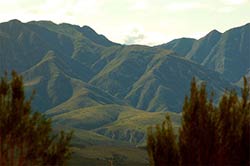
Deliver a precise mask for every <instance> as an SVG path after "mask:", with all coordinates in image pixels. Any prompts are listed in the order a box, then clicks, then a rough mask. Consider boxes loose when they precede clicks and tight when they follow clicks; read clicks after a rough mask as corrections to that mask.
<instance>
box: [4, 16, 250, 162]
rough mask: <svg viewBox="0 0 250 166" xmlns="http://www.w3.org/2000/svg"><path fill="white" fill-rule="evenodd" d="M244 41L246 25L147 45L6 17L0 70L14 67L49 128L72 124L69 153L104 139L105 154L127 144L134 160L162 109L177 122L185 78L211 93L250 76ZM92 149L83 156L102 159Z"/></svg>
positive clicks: (249, 28)
mask: <svg viewBox="0 0 250 166" xmlns="http://www.w3.org/2000/svg"><path fill="white" fill-rule="evenodd" d="M249 44H250V24H246V25H244V26H241V27H237V28H233V29H230V30H228V31H226V32H224V33H220V32H218V31H216V30H213V31H211V32H210V33H208V34H207V35H206V36H204V37H203V38H201V39H199V40H195V39H191V38H180V39H175V40H173V41H171V42H169V43H166V44H162V45H159V46H155V47H149V46H143V45H121V44H118V43H115V42H112V41H110V40H109V39H108V38H106V37H105V36H104V35H101V34H98V33H97V32H95V31H94V30H93V29H92V28H91V27H88V26H82V27H80V26H78V25H71V24H66V23H63V24H55V23H53V22H50V21H32V22H28V23H22V22H20V21H18V20H11V21H9V22H5V23H1V24H0V74H1V75H3V73H4V71H8V72H10V71H11V70H16V71H17V72H19V73H21V74H22V75H23V78H24V83H25V91H26V94H27V95H28V96H29V95H30V94H31V93H32V91H33V90H34V89H35V91H36V95H35V99H34V101H33V103H32V104H33V108H34V110H35V111H40V112H43V113H45V115H46V116H48V117H51V118H52V120H53V125H54V128H55V130H57V129H61V128H63V129H67V130H71V129H73V130H75V137H74V139H73V140H74V141H73V142H74V143H73V145H74V147H75V150H76V151H77V152H78V153H77V154H75V157H76V158H79V155H80V156H81V155H82V154H84V155H86V154H88V152H90V151H91V150H93V149H95V150H97V151H98V149H99V148H98V147H102V146H103V145H104V144H107V145H108V146H109V147H107V151H109V150H110V151H109V152H107V153H108V154H109V155H108V156H106V157H107V158H108V157H110V156H112V155H113V153H111V152H112V150H114V148H115V151H118V149H120V147H119V146H126V147H129V148H131V149H129V148H128V149H126V152H124V153H126V155H125V158H126V157H127V158H129V161H130V162H132V163H133V162H134V161H135V160H134V159H133V158H131V156H130V155H129V154H128V152H129V151H130V150H131V151H132V152H135V151H136V153H138V154H144V153H145V151H144V150H142V149H137V148H136V147H135V146H141V145H144V144H145V138H146V129H147V127H148V126H150V125H154V124H156V123H160V122H161V121H162V120H163V119H164V117H165V114H166V113H169V114H170V116H171V118H172V120H173V121H174V127H175V129H177V128H178V126H179V124H180V119H181V113H180V112H181V109H182V103H183V100H184V97H185V95H188V94H189V85H190V80H191V79H192V77H195V78H196V79H197V80H198V82H199V83H201V82H205V83H206V84H207V86H208V90H209V91H210V92H211V91H214V92H215V99H216V100H217V99H218V98H219V97H220V94H221V93H222V92H223V91H224V90H225V89H233V88H234V89H237V90H239V87H238V86H240V85H241V84H242V77H243V76H244V75H246V76H249V71H250V47H249ZM92 146H93V149H91V147H92ZM96 146H97V147H96ZM114 146H115V147H114ZM88 148H89V149H88ZM86 149H88V150H86ZM95 152H96V151H95ZM95 152H93V153H92V154H93V155H92V154H91V153H89V158H85V160H86V161H87V160H91V161H93V162H103V161H99V160H96V158H95V157H94V158H93V156H95V155H96V156H98V155H99V156H100V154H97V153H96V154H95ZM124 153H123V152H122V154H120V155H122V156H123V157H124ZM137 157H138V158H140V156H137ZM97 158H98V157H97ZM138 158H137V159H138ZM79 160H80V159H79ZM140 160H141V161H142V160H143V162H142V164H143V163H144V164H145V161H146V159H145V158H144V159H141V158H140ZM105 162H106V159H105Z"/></svg>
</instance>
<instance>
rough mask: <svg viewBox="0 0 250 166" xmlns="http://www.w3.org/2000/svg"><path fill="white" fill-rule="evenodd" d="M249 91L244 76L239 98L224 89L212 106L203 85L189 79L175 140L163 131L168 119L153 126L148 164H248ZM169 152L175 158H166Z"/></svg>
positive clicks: (167, 126)
mask: <svg viewBox="0 0 250 166" xmlns="http://www.w3.org/2000/svg"><path fill="white" fill-rule="evenodd" d="M249 93H250V91H249V85H248V84H247V80H246V78H244V88H243V89H242V93H241V94H242V95H241V98H239V97H238V95H237V93H236V91H235V90H232V91H226V92H225V93H224V94H223V96H222V98H221V100H220V102H219V104H218V106H214V105H213V99H212V97H211V98H208V97H207V92H206V85H205V84H202V85H201V86H200V87H198V86H197V84H196V81H195V79H193V80H192V82H191V88H190V96H189V97H186V98H185V101H184V104H183V110H182V111H183V112H182V124H181V127H180V130H179V138H178V141H177V139H176V138H175V136H174V135H173V132H172V134H170V135H169V131H167V130H165V128H167V129H168V128H172V125H171V121H170V120H168V121H169V122H168V123H165V122H164V124H166V126H163V125H162V126H161V127H160V126H159V125H158V126H156V128H155V132H152V130H153V129H152V128H150V129H149V131H148V154H149V159H150V164H151V165H157V166H158V165H218V166H219V165H250V147H249V144H250V100H249V95H250V94H249ZM211 96H213V95H212V94H211ZM166 135H167V136H166ZM170 147H175V150H173V149H172V148H170ZM157 149H161V150H160V151H159V150H157ZM169 154H178V155H177V156H178V157H176V158H175V157H174V158H170V157H169ZM173 159H174V161H173Z"/></svg>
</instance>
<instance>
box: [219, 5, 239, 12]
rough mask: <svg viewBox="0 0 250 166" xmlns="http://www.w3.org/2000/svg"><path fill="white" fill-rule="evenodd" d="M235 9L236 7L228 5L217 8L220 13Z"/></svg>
mask: <svg viewBox="0 0 250 166" xmlns="http://www.w3.org/2000/svg"><path fill="white" fill-rule="evenodd" d="M234 10H235V8H233V7H231V6H226V7H222V8H220V9H218V10H217V12H219V13H231V12H233V11H234Z"/></svg>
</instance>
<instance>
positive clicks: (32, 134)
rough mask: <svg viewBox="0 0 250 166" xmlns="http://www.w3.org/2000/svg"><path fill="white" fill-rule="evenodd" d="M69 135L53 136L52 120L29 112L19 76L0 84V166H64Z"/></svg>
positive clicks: (5, 78) (28, 104) (68, 154)
mask: <svg viewBox="0 0 250 166" xmlns="http://www.w3.org/2000/svg"><path fill="white" fill-rule="evenodd" d="M71 136H72V133H69V134H65V133H64V132H63V131H61V132H60V134H57V135H55V134H53V133H52V128H51V121H50V120H48V119H46V118H45V117H44V116H42V115H41V114H40V113H37V112H32V108H31V99H29V100H26V99H25V96H24V89H23V81H22V77H21V76H18V75H17V74H16V73H15V72H12V80H11V81H10V82H9V81H8V78H7V74H6V75H5V77H3V78H1V82H0V165H10V166H12V165H19V166H24V165H65V164H66V161H67V160H68V159H69V157H70V154H71V153H70V149H69V143H70V140H71Z"/></svg>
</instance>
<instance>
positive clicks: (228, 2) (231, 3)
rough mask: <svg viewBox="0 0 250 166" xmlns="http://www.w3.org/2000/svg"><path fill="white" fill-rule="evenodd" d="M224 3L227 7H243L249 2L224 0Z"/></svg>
mask: <svg viewBox="0 0 250 166" xmlns="http://www.w3.org/2000/svg"><path fill="white" fill-rule="evenodd" d="M222 2H223V3H224V4H226V5H243V4H245V3H246V2H249V0H222Z"/></svg>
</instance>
